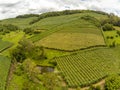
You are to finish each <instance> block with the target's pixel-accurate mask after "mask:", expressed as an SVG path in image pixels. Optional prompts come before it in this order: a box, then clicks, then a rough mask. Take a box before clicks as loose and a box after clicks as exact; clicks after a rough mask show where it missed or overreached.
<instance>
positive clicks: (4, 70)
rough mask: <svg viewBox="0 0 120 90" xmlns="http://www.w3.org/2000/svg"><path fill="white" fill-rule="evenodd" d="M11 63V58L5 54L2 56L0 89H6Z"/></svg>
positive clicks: (0, 59) (0, 60) (0, 57)
mask: <svg viewBox="0 0 120 90" xmlns="http://www.w3.org/2000/svg"><path fill="white" fill-rule="evenodd" d="M10 63H11V60H10V59H8V58H7V57H4V56H0V90H5V85H6V79H7V76H8V72H9V68H10Z"/></svg>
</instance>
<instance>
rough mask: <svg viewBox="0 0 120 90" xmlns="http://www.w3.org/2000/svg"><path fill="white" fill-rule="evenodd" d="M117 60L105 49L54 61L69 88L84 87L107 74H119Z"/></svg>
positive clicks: (110, 51)
mask: <svg viewBox="0 0 120 90" xmlns="http://www.w3.org/2000/svg"><path fill="white" fill-rule="evenodd" d="M117 58H118V57H117V56H115V54H114V51H113V50H112V49H107V48H105V49H94V50H90V51H84V52H80V53H77V54H74V55H70V56H63V57H59V58H55V61H56V62H57V67H58V69H59V70H60V72H61V74H62V75H63V77H64V79H65V80H66V82H67V83H68V85H69V86H70V87H77V86H81V87H84V86H88V85H90V84H91V83H96V82H98V81H100V80H102V79H103V78H105V77H106V76H107V75H109V74H114V73H119V71H120V70H119V64H120V61H119V60H118V59H117ZM113 60H114V61H113Z"/></svg>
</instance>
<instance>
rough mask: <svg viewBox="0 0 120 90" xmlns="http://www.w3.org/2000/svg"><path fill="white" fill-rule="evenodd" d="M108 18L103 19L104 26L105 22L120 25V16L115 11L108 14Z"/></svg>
mask: <svg viewBox="0 0 120 90" xmlns="http://www.w3.org/2000/svg"><path fill="white" fill-rule="evenodd" d="M107 16H108V18H107V19H104V20H101V25H102V26H103V25H104V24H106V23H108V24H112V25H114V26H119V27H120V18H119V17H118V16H116V15H114V14H113V13H111V14H108V15H107Z"/></svg>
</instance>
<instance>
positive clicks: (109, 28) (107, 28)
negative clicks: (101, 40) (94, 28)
mask: <svg viewBox="0 0 120 90" xmlns="http://www.w3.org/2000/svg"><path fill="white" fill-rule="evenodd" d="M102 29H103V31H112V30H115V28H114V27H113V25H112V24H109V23H107V24H105V25H104V26H103V27H102Z"/></svg>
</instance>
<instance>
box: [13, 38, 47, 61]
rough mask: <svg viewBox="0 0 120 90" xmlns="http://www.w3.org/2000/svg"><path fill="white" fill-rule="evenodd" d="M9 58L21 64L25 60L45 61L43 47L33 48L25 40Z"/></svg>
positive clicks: (31, 44) (30, 43) (32, 45)
mask: <svg viewBox="0 0 120 90" xmlns="http://www.w3.org/2000/svg"><path fill="white" fill-rule="evenodd" d="M11 57H12V59H13V60H16V61H17V62H23V61H24V60H25V59H26V58H31V59H35V60H40V59H46V57H45V54H44V49H43V47H38V46H35V45H34V44H33V43H32V42H31V41H29V40H28V39H25V38H23V39H22V40H21V41H20V42H19V45H18V46H17V47H16V48H15V49H13V50H12V51H11Z"/></svg>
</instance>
